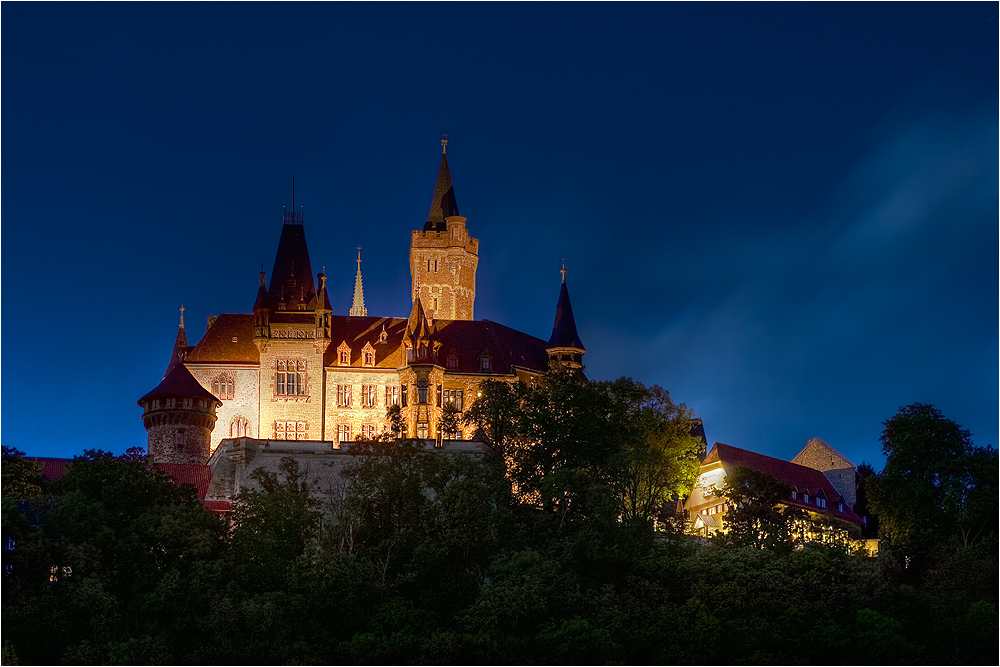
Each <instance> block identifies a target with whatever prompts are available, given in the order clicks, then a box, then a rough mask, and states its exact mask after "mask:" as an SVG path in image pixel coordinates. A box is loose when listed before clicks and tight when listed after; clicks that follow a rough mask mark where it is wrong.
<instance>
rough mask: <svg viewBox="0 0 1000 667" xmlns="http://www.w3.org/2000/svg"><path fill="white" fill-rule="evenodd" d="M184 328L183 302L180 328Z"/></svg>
mask: <svg viewBox="0 0 1000 667" xmlns="http://www.w3.org/2000/svg"><path fill="white" fill-rule="evenodd" d="M183 328H184V304H183V303H182V304H181V329H183Z"/></svg>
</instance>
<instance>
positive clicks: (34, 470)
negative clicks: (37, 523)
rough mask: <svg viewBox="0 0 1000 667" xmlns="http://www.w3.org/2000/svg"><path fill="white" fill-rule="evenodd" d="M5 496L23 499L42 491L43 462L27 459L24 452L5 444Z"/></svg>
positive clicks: (0, 470) (3, 472)
mask: <svg viewBox="0 0 1000 667" xmlns="http://www.w3.org/2000/svg"><path fill="white" fill-rule="evenodd" d="M0 474H2V477H3V496H4V497H5V498H6V497H8V496H12V497H13V498H15V499H21V498H25V497H29V496H35V495H38V494H39V493H41V491H42V462H41V461H37V460H31V459H26V458H25V457H24V452H22V451H21V450H19V449H14V448H13V447H8V446H7V445H4V446H3V466H2V469H0Z"/></svg>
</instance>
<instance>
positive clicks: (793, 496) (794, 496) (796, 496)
mask: <svg viewBox="0 0 1000 667" xmlns="http://www.w3.org/2000/svg"><path fill="white" fill-rule="evenodd" d="M798 499H799V492H798V491H792V500H798Z"/></svg>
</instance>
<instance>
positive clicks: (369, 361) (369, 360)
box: [364, 350, 375, 366]
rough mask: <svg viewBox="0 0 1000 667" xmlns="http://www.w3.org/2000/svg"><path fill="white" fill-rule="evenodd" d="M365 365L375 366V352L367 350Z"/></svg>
mask: <svg viewBox="0 0 1000 667" xmlns="http://www.w3.org/2000/svg"><path fill="white" fill-rule="evenodd" d="M364 365H365V366H374V365H375V353H374V352H369V351H368V350H365V354H364Z"/></svg>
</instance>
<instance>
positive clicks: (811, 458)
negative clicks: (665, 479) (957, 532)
mask: <svg viewBox="0 0 1000 667" xmlns="http://www.w3.org/2000/svg"><path fill="white" fill-rule="evenodd" d="M805 464H808V465H805ZM737 466H741V467H744V468H750V469H752V470H756V471H759V472H763V473H766V474H768V475H770V476H771V477H773V478H774V479H776V480H778V481H779V482H782V483H784V484H787V485H788V488H789V495H788V497H787V498H785V499H784V500H783V503H782V504H783V505H786V506H788V507H795V508H798V509H801V510H804V511H805V512H806V515H807V516H808V520H807V521H805V522H801V523H800V524H797V525H796V526H795V532H796V534H797V538H798V539H799V541H800V542H810V541H815V542H839V543H845V544H846V543H849V542H850V543H854V545H855V546H860V543H859V540H860V538H861V528H862V525H863V520H862V518H861V517H860V516H858V515H857V513H856V512H855V511H854V506H855V503H856V502H857V487H856V484H857V482H856V477H857V473H856V468H855V466H854V464H853V463H851V462H850V461H848V460H847V458H845V457H844V456H843V455H842V454H840V452H838V451H837V450H835V449H834V448H833V447H831V446H830V445H828V444H827V443H825V442H823V441H822V440H820V439H819V438H814V439H813V440H810V441H809V443H808V444H807V445H806V446H805V448H804V449H803V450H802V451H801V452H799V454H798V455H796V457H795V458H794V459H792V461H782V460H781V459H776V458H773V457H771V456H765V455H763V454H758V453H756V452H751V451H748V450H745V449H739V448H737V447H731V446H729V445H724V444H722V443H719V442H717V443H715V445H713V447H712V449H711V450H710V451H709V452H708V455H707V456H706V457H705V459H704V460H703V461H702V464H701V468H700V470H699V472H698V480H697V482H696V484H695V489H694V491H692V492H691V495H690V496H689V497H688V499H687V501H686V502H685V503H684V511H685V513H686V514H687V518H688V520H689V525H690V530H691V531H692V532H693V533H695V534H698V535H702V536H704V537H712V536H714V535H717V534H719V533H720V532H725V529H726V528H725V521H726V514H727V513H728V511H729V507H728V506H727V505H726V500H725V498H723V497H722V496H721V495H720V494H719V493H718V491H719V490H721V489H722V488H723V486H724V484H725V480H726V476H727V475H728V474H729V471H731V470H732V469H733V468H734V467H737ZM876 542H877V541H876ZM871 547H872V545H870V544H869V545H866V548H869V549H870V548H871ZM876 548H877V547H876Z"/></svg>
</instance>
